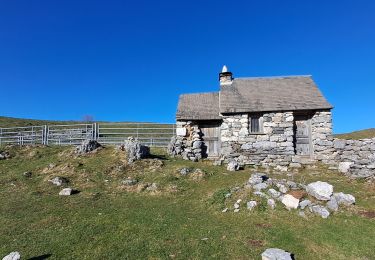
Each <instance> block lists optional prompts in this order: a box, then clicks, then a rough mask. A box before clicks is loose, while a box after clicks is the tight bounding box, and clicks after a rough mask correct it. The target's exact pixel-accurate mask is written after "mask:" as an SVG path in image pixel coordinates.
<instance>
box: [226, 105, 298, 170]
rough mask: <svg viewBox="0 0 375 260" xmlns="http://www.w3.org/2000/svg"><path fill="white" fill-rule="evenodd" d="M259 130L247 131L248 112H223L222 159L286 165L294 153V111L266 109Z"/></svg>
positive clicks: (246, 162)
mask: <svg viewBox="0 0 375 260" xmlns="http://www.w3.org/2000/svg"><path fill="white" fill-rule="evenodd" d="M260 120H261V121H263V124H262V125H263V129H262V133H261V134H252V133H249V115H248V114H240V115H239V114H235V115H230V116H223V124H222V125H221V154H222V157H223V159H224V160H225V161H230V160H233V159H235V160H237V161H239V162H240V163H242V164H255V165H263V166H277V165H281V166H285V165H289V163H290V162H291V160H292V157H293V155H294V145H293V121H294V117H293V113H292V112H284V113H265V114H263V115H262V117H261V118H260Z"/></svg>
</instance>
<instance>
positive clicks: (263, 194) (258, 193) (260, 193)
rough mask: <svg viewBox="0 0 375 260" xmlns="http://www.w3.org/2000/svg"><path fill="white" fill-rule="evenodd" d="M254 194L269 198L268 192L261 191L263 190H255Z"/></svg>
mask: <svg viewBox="0 0 375 260" xmlns="http://www.w3.org/2000/svg"><path fill="white" fill-rule="evenodd" d="M253 194H254V195H255V196H259V197H262V198H268V196H267V194H265V193H263V192H261V191H254V192H253Z"/></svg>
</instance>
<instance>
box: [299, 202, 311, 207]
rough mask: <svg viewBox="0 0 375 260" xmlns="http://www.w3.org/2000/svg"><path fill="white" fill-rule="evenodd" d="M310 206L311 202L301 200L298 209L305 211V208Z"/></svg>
mask: <svg viewBox="0 0 375 260" xmlns="http://www.w3.org/2000/svg"><path fill="white" fill-rule="evenodd" d="M310 205H311V201H310V200H303V201H301V202H300V203H299V207H300V208H301V209H305V208H306V207H308V206H310Z"/></svg>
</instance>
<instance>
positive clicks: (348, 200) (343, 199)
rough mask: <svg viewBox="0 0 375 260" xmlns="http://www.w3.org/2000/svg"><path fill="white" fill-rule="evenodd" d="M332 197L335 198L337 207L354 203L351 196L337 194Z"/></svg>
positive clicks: (353, 198)
mask: <svg viewBox="0 0 375 260" xmlns="http://www.w3.org/2000/svg"><path fill="white" fill-rule="evenodd" d="M333 196H334V197H335V199H336V201H337V203H338V204H339V205H345V206H349V205H352V204H354V203H355V197H354V196H353V195H351V194H345V193H342V192H339V193H334V194H333Z"/></svg>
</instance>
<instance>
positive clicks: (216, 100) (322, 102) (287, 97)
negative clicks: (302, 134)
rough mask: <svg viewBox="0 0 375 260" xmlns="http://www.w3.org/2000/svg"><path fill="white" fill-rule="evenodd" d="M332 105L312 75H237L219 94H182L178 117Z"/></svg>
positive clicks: (312, 108) (209, 116) (206, 117)
mask: <svg viewBox="0 0 375 260" xmlns="http://www.w3.org/2000/svg"><path fill="white" fill-rule="evenodd" d="M331 108H332V105H331V104H329V103H328V101H327V100H326V99H325V98H324V96H323V95H322V93H321V92H320V90H319V89H318V87H317V86H316V84H315V82H314V81H313V79H312V78H311V76H282V77H262V78H236V79H234V80H233V83H232V84H231V85H224V86H221V89H220V92H218V93H201V94H186V95H181V96H180V100H179V104H178V111H177V116H176V118H177V119H220V113H221V114H226V113H249V112H250V113H251V112H276V111H299V110H319V109H331ZM193 115H195V117H192V116H193ZM190 117H191V118H190Z"/></svg>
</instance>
